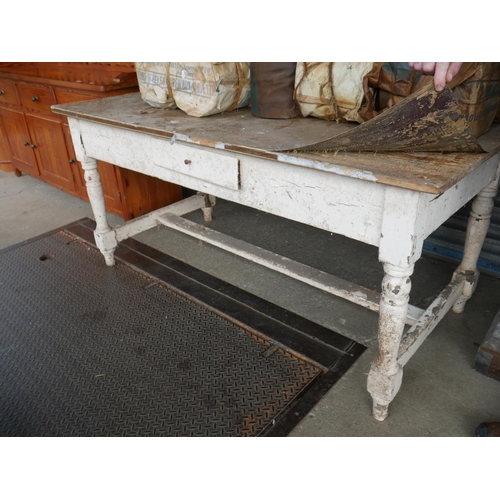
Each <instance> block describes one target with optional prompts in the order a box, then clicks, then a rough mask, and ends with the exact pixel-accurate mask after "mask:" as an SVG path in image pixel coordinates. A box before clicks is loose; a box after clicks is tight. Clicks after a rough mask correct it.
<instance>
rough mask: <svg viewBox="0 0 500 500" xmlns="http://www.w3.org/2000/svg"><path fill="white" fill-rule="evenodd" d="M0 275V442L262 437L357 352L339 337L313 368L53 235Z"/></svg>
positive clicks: (197, 303) (195, 301) (20, 252)
mask: <svg viewBox="0 0 500 500" xmlns="http://www.w3.org/2000/svg"><path fill="white" fill-rule="evenodd" d="M88 233H89V235H91V232H90V231H88ZM124 253H125V254H128V255H130V254H132V253H134V252H132V250H131V249H130V248H129V249H125V250H124ZM0 270H1V271H0V273H1V279H0V281H1V282H2V287H1V288H0V308H1V311H0V318H1V320H0V385H1V386H2V393H1V398H0V435H2V436H135V435H140V436H257V435H262V434H266V433H269V430H270V429H271V430H272V428H273V426H274V425H275V424H276V423H278V424H279V422H280V419H282V418H283V416H284V415H285V416H286V413H287V410H288V409H290V408H291V407H293V405H295V406H296V407H298V406H297V401H296V400H297V399H298V398H299V397H300V396H302V395H303V394H304V393H305V392H307V390H308V388H309V387H310V386H311V387H313V388H316V390H317V388H318V387H320V386H321V385H322V384H324V383H323V382H322V378H324V377H323V375H324V374H325V373H329V371H330V370H329V368H330V367H333V366H337V365H339V362H340V365H342V363H344V364H345V360H344V361H343V359H344V358H354V359H356V357H357V356H350V355H349V354H347V351H348V350H349V348H350V347H351V346H353V345H354V344H355V343H353V342H352V341H349V340H348V339H345V342H344V344H343V347H345V348H346V349H347V351H342V350H341V349H339V348H333V347H332V348H331V349H330V351H331V353H330V355H329V356H330V358H329V361H328V359H327V358H324V359H325V360H327V364H329V366H323V365H321V364H320V363H318V362H317V361H316V360H314V359H311V358H310V357H308V356H307V355H304V354H303V353H300V352H298V351H297V350H295V349H292V348H290V347H288V346H287V345H286V344H287V340H286V339H285V338H281V339H280V340H282V341H281V342H280V341H278V340H276V339H273V338H272V337H270V336H269V335H266V334H264V333H262V332H261V331H258V330H257V329H256V328H254V327H253V326H248V325H246V324H245V323H244V322H243V321H241V320H240V319H238V320H235V319H234V318H233V317H231V315H230V314H229V313H228V312H227V311H218V310H217V309H216V308H215V307H213V305H210V306H208V305H207V304H206V303H204V302H203V301H202V300H201V299H200V298H196V297H194V296H189V295H187V294H185V293H183V292H182V291H181V289H180V288H178V289H175V288H172V287H171V286H170V285H168V284H167V283H166V282H164V281H162V280H160V279H158V278H156V277H153V276H152V275H150V274H149V273H144V272H138V271H137V269H133V268H132V267H130V266H129V265H127V264H125V263H123V261H119V262H118V263H117V265H116V266H115V267H114V268H109V267H107V266H106V265H105V264H104V262H103V261H102V258H101V255H100V253H99V252H98V251H97V250H96V249H95V248H94V247H93V246H91V245H89V244H88V243H86V242H84V241H82V240H80V239H77V238H75V237H74V236H71V235H70V234H69V233H67V232H64V231H62V232H59V233H55V234H53V235H50V236H45V237H42V238H39V239H35V240H34V241H31V242H29V243H27V244H22V245H18V246H16V247H12V248H11V249H7V250H6V251H2V252H0ZM180 282H181V284H182V283H188V285H189V286H192V283H191V282H189V280H188V279H187V278H186V277H184V276H182V277H181V278H180ZM181 288H182V287H181ZM205 288H206V287H205ZM214 293H216V292H215V291H214ZM232 307H234V304H233V306H232ZM233 316H236V317H237V318H239V316H238V313H236V314H233ZM259 321H261V323H262V320H259ZM249 323H250V324H252V322H251V321H250V322H249ZM263 326H264V329H265V328H266V327H265V324H263ZM276 328H277V329H278V327H276ZM271 329H272V328H271ZM332 333H333V332H332ZM337 335H338V334H337ZM317 343H318V347H317V348H312V350H311V348H310V351H311V352H314V349H318V350H319V345H321V346H322V347H323V350H324V351H326V352H327V354H328V348H325V343H323V342H317ZM358 355H359V351H358ZM350 363H352V361H351V360H350V359H349V366H350ZM345 369H347V367H344V370H345ZM336 370H338V366H337V367H336ZM330 377H331V374H330ZM330 386H331V383H330ZM299 403H300V398H299ZM299 406H300V404H299ZM289 430H290V429H289Z"/></svg>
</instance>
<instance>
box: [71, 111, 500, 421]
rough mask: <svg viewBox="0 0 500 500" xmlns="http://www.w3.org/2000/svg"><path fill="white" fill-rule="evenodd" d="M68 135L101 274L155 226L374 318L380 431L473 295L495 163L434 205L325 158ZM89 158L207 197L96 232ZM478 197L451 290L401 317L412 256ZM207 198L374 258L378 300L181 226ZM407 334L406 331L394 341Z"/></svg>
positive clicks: (90, 133) (134, 134)
mask: <svg viewBox="0 0 500 500" xmlns="http://www.w3.org/2000/svg"><path fill="white" fill-rule="evenodd" d="M69 123H70V127H71V135H72V138H73V142H74V146H75V151H76V154H77V157H78V159H79V160H80V161H81V162H82V165H83V168H84V169H85V179H86V181H87V188H88V192H89V198H90V201H91V204H92V210H93V211H94V215H95V218H96V222H97V227H96V231H95V237H96V243H97V245H98V247H99V249H100V250H101V252H102V253H103V254H104V256H105V258H106V263H107V264H108V265H112V264H113V262H114V261H113V252H114V249H115V247H116V245H117V242H118V241H120V240H122V239H123V238H126V237H128V236H129V235H133V234H137V233H138V232H141V231H143V230H145V229H147V228H150V227H153V226H154V225H156V224H157V223H161V224H165V225H168V226H169V227H174V228H176V229H178V230H181V231H183V232H185V233H187V234H191V235H192V236H195V237H197V238H199V239H201V240H203V241H206V242H208V243H210V244H212V245H216V246H218V247H220V248H224V249H226V250H228V251H232V252H234V253H237V254H238V255H241V256H243V257H245V258H249V259H251V260H253V261H254V262H258V263H260V264H262V265H264V266H267V267H269V268H271V269H274V270H276V271H279V272H281V273H284V274H286V275H288V276H291V277H293V278H295V279H298V280H301V281H303V282H304V283H308V284H310V285H311V286H315V287H318V288H320V289H323V290H326V291H328V292H329V293H332V294H334V295H337V296H339V297H343V298H346V299H347V300H351V301H353V302H355V303H356V304H359V305H363V306H364V307H367V308H369V309H371V310H375V311H376V310H378V311H379V329H378V340H379V347H378V355H377V358H376V360H375V361H374V363H373V365H372V368H371V370H370V373H369V375H368V390H369V392H370V394H371V395H372V398H373V414H374V417H375V418H376V419H378V420H383V419H384V418H386V416H387V413H388V406H389V404H390V402H391V401H392V400H393V398H394V397H395V395H396V394H397V392H398V390H399V388H400V386H401V382H402V377H403V366H404V365H405V364H406V363H407V362H408V360H409V359H410V358H411V356H412V355H413V354H414V352H415V351H416V350H417V348H418V346H419V345H420V344H421V343H422V342H423V341H424V339H425V338H426V337H427V336H428V335H429V334H430V332H431V331H432V330H433V329H434V327H435V326H436V325H437V324H438V322H439V321H440V319H441V318H442V317H443V316H444V314H446V312H447V311H448V310H449V309H450V308H451V306H452V305H453V303H454V302H455V301H456V302H457V306H456V309H457V311H459V310H461V309H463V305H464V304H465V301H466V300H467V299H468V298H469V297H470V295H471V293H472V291H473V290H474V287H475V283H477V274H478V273H477V269H476V261H477V256H478V255H479V251H480V248H481V245H482V243H483V241H484V236H485V234H486V230H487V227H488V222H489V218H490V214H491V209H492V199H493V197H494V196H495V193H496V188H497V185H498V176H497V177H495V174H496V173H497V167H498V156H499V155H498V154H497V155H495V156H493V157H492V158H491V159H489V160H487V161H485V162H483V163H482V164H479V165H477V166H476V167H475V169H474V170H473V171H472V172H470V173H468V174H467V175H466V176H465V177H464V178H463V179H462V180H461V181H459V182H457V183H456V184H455V185H454V186H452V187H451V188H450V189H448V190H447V191H445V192H444V193H443V194H442V195H440V196H436V195H433V194H428V193H424V192H420V191H418V192H417V191H412V190H409V189H403V188H401V187H396V186H395V185H390V184H380V183H378V182H376V181H377V179H376V178H375V177H374V176H373V175H371V174H370V173H369V172H363V171H356V170H353V169H350V170H349V171H346V170H344V169H342V168H341V167H339V166H336V165H335V164H334V158H333V159H332V158H330V160H329V164H328V165H324V164H322V163H321V162H319V161H315V160H308V159H305V158H304V157H294V156H292V155H290V154H289V155H279V156H278V158H277V160H271V159H264V158H257V157H253V156H250V155H244V154H240V153H232V152H228V151H227V150H225V147H224V145H223V144H222V143H218V145H217V146H215V147H211V148H209V147H207V146H201V145H197V144H192V143H188V142H187V140H186V138H185V137H181V136H178V137H177V139H178V141H176V140H173V143H172V141H170V139H165V138H162V137H157V136H155V135H150V134H147V133H144V132H139V131H132V130H125V129H121V128H119V127H117V126H113V125H103V124H98V123H93V122H91V121H87V120H79V119H74V118H69ZM200 124H202V121H200ZM200 126H202V125H200ZM181 140H182V142H181ZM94 158H95V159H99V160H104V161H107V162H109V163H113V164H117V165H119V166H121V167H124V168H128V169H131V170H135V171H138V172H143V173H145V174H147V175H151V176H154V177H158V178H160V179H163V180H166V181H170V182H174V183H176V184H181V185H183V186H186V187H188V188H191V189H194V190H196V191H199V192H201V193H206V195H207V196H203V195H199V196H196V197H194V198H193V199H190V200H186V201H185V202H182V203H180V204H176V205H172V206H171V207H166V208H165V209H161V210H159V211H156V212H154V213H152V214H148V215H146V216H143V217H141V218H139V219H136V220H135V221H131V222H128V223H126V224H124V225H123V226H120V227H118V228H116V229H112V228H111V227H110V226H109V224H108V223H107V221H106V216H105V209H104V200H103V193H102V186H101V185H100V181H99V176H98V173H97V169H96V166H97V163H96V161H95V160H94ZM478 193H480V195H479V197H478V198H477V201H476V202H475V203H474V206H473V212H472V217H471V220H470V222H469V226H468V233H467V240H466V248H465V252H464V261H463V262H462V264H461V265H460V266H459V268H458V270H457V272H456V273H455V276H454V277H453V278H452V281H451V283H450V285H449V286H448V287H447V288H446V289H445V290H444V291H443V292H442V294H441V295H440V296H439V297H438V298H437V299H436V300H435V301H434V302H433V304H432V305H431V306H430V307H429V308H428V309H427V310H426V311H422V310H420V309H418V308H415V307H413V306H411V305H410V304H409V297H410V289H411V280H410V276H411V274H412V272H413V269H414V265H415V262H416V261H417V260H418V259H419V257H420V255H421V253H422V246H423V242H424V239H425V238H426V237H427V236H429V234H430V233H431V232H432V231H434V230H435V229H436V228H437V227H438V226H439V225H440V224H442V223H443V222H444V221H445V220H447V219H448V218H449V217H450V216H451V215H453V214H454V213H455V212H456V211H457V210H458V209H459V208H460V207H461V206H463V204H464V203H466V202H467V201H468V200H470V199H471V198H472V197H474V196H475V195H476V194H478ZM208 195H209V196H208ZM214 197H220V198H223V199H226V200H229V201H233V202H236V203H240V204H242V205H247V206H250V207H253V208H256V209H259V210H263V211H266V212H269V213H272V214H274V215H278V216H282V217H286V218H288V219H291V220H294V221H297V222H301V223H305V224H310V225H312V226H314V227H317V228H320V229H324V230H327V231H330V232H332V233H337V234H341V235H344V236H347V237H349V238H353V239H356V240H358V241H362V242H364V243H368V244H370V245H375V246H377V247H378V248H379V260H380V262H382V264H383V266H384V271H385V277H384V279H383V282H382V293H381V294H380V296H379V295H378V294H377V293H376V292H374V291H372V290H367V289H363V288H362V287H358V286H356V285H353V284H351V283H347V282H345V281H343V280H340V279H338V278H335V277H333V276H329V275H327V274H326V273H322V272H321V271H318V270H315V269H312V268H310V267H307V266H304V265H302V264H299V263H296V262H293V261H290V260H289V259H285V258H284V257H282V256H279V255H276V254H272V253H271V252H268V251H266V250H264V249H260V248H257V247H254V246H252V245H248V244H246V243H243V242H241V241H238V240H234V239H233V238H230V237H228V236H224V235H220V234H217V233H215V232H214V231H211V230H209V229H206V228H205V227H204V226H203V228H201V227H197V225H195V224H194V223H191V222H189V221H186V220H185V219H182V218H181V217H180V215H182V214H184V213H187V212H188V211H190V210H191V209H193V210H194V209H197V208H202V209H204V212H205V215H206V216H208V217H210V215H211V210H212V208H213V203H212V202H213V201H214ZM332 258H334V254H332ZM459 295H461V296H460V298H459V299H458V300H457V298H458V296H459ZM405 323H407V324H413V327H412V328H411V329H410V330H409V331H408V332H407V334H406V335H405V336H403V331H404V325H405Z"/></svg>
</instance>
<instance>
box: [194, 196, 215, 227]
mask: <svg viewBox="0 0 500 500" xmlns="http://www.w3.org/2000/svg"><path fill="white" fill-rule="evenodd" d="M198 194H202V195H203V198H204V202H205V206H204V207H202V209H201V211H202V212H203V220H204V221H205V222H210V221H211V220H212V215H213V213H214V206H215V196H212V195H210V194H204V193H200V192H199V193H198Z"/></svg>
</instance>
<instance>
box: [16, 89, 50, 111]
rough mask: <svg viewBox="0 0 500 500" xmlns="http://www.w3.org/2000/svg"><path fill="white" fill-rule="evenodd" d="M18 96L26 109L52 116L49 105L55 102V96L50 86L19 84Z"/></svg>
mask: <svg viewBox="0 0 500 500" xmlns="http://www.w3.org/2000/svg"><path fill="white" fill-rule="evenodd" d="M19 97H20V99H21V104H22V105H23V106H24V107H26V108H27V109H30V110H33V111H37V112H39V113H44V114H48V115H51V116H53V113H52V110H51V109H50V107H51V106H52V105H54V104H56V97H55V95H54V92H53V90H52V89H51V88H50V87H44V86H42V85H23V84H19Z"/></svg>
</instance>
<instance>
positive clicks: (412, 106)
mask: <svg viewBox="0 0 500 500" xmlns="http://www.w3.org/2000/svg"><path fill="white" fill-rule="evenodd" d="M304 149H306V150H309V151H322V150H323V151H324V150H327V151H338V150H341V151H350V152H360V151H362V152H365V151H377V152H378V151H384V152H387V151H397V152H416V151H425V152H430V151H432V152H441V153H443V152H444V153H455V152H464V153H484V152H485V151H484V150H483V148H482V147H481V146H480V144H479V143H478V142H477V140H476V138H475V137H474V135H473V134H472V130H471V129H470V127H469V123H468V122H467V119H466V118H465V116H464V115H463V113H462V111H461V109H460V105H459V104H458V101H457V99H456V98H455V96H454V94H453V91H452V90H451V89H450V88H449V87H448V86H446V87H445V88H444V90H443V91H441V92H438V91H437V90H436V89H435V88H434V82H432V81H431V82H429V83H428V84H427V85H425V86H424V87H422V88H421V89H419V90H418V91H416V92H414V93H413V94H411V95H410V96H408V97H406V98H405V99H403V100H402V101H401V102H399V103H398V104H396V105H395V106H392V107H391V108H390V109H388V110H387V111H385V112H384V113H381V114H379V115H378V116H376V117H375V118H373V119H371V120H368V121H366V122H364V123H362V124H361V125H359V126H358V127H356V128H354V129H352V130H350V131H348V132H344V133H342V134H339V135H336V136H335V137H332V138H331V139H328V140H326V141H321V142H318V143H316V144H311V145H309V146H306V147H305V148H304Z"/></svg>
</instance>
